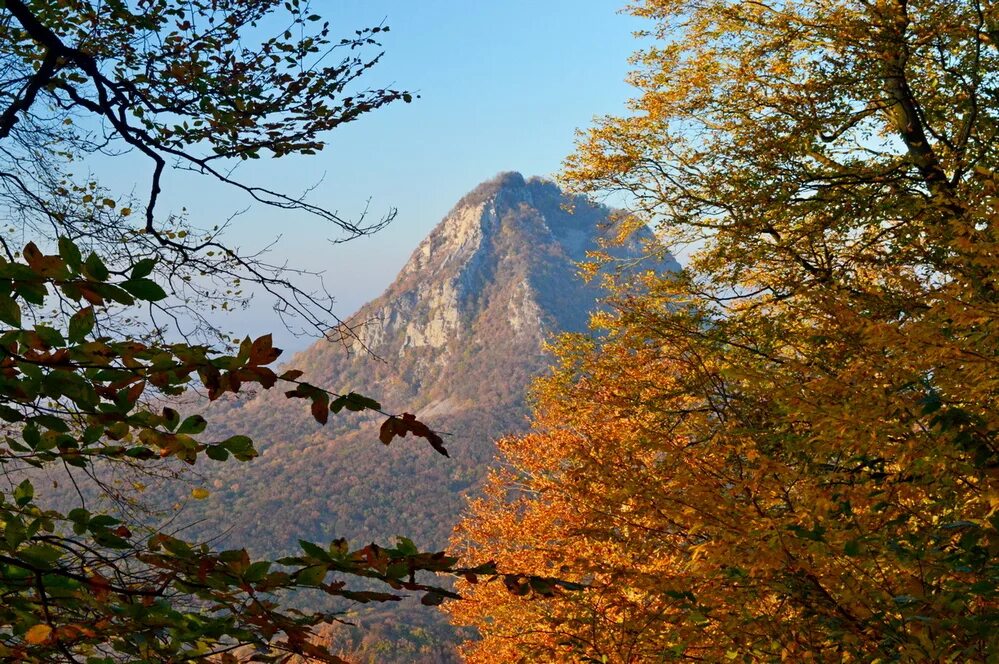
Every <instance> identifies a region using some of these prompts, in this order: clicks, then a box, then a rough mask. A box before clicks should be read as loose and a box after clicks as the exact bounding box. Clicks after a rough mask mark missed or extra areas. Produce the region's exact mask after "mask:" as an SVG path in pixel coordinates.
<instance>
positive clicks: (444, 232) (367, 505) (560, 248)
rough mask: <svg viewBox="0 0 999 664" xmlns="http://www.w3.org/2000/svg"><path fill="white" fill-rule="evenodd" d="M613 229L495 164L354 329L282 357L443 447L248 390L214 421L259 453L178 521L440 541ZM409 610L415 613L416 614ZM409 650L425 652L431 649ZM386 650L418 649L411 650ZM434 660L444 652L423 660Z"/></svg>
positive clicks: (281, 535) (267, 549)
mask: <svg viewBox="0 0 999 664" xmlns="http://www.w3.org/2000/svg"><path fill="white" fill-rule="evenodd" d="M570 210H571V212H570ZM613 231H614V224H613V223H612V221H611V219H610V211H609V210H608V209H607V208H604V207H599V206H593V205H591V204H590V203H588V202H586V201H585V200H583V199H581V198H569V197H567V196H565V195H564V194H563V193H562V192H561V191H560V190H559V188H558V187H557V186H556V185H555V184H553V183H551V182H549V181H546V180H542V179H539V178H531V179H525V178H524V177H522V176H521V175H520V174H519V173H504V174H501V175H499V176H498V177H496V178H494V179H493V180H490V181H488V182H485V183H483V184H482V185H480V186H479V187H477V188H476V189H475V190H473V191H472V192H471V193H469V194H468V195H466V196H465V197H464V198H462V199H461V200H460V201H459V202H458V204H457V205H456V206H455V207H454V208H453V209H452V210H451V212H450V213H449V214H448V215H447V216H446V217H445V218H444V219H443V221H441V222H440V224H439V225H438V226H437V227H436V228H435V229H434V230H433V231H432V232H431V233H430V235H429V236H428V237H427V238H426V239H424V240H423V242H421V243H420V245H419V246H418V247H417V248H416V250H415V251H414V252H413V254H412V257H411V258H410V259H409V261H408V262H407V263H406V265H405V267H403V269H402V270H401V271H400V273H399V275H398V276H397V277H396V279H395V281H394V282H393V283H392V284H391V285H390V286H389V287H388V289H386V291H385V292H384V293H383V294H382V295H381V296H380V297H378V298H376V299H375V300H373V301H371V302H369V303H368V304H366V305H365V306H363V307H362V308H361V309H360V310H359V311H358V312H357V313H356V314H355V315H354V316H353V317H352V318H351V319H350V320H351V324H352V325H353V326H355V328H356V330H357V332H358V339H359V341H358V340H355V341H353V342H345V343H330V342H328V341H322V342H319V343H316V344H314V345H313V346H312V347H310V348H308V349H307V350H305V351H303V352H301V353H299V354H297V355H295V356H294V357H292V358H291V359H290V360H289V361H288V362H287V366H288V367H294V368H298V369H302V370H304V371H305V372H306V375H305V377H304V378H303V379H304V380H308V381H309V382H311V383H314V384H316V385H322V386H325V387H328V388H330V389H333V390H335V391H338V392H344V393H345V392H348V391H355V392H359V393H361V394H364V395H368V396H372V397H375V398H377V399H379V400H380V401H381V403H382V404H383V407H384V409H385V410H386V411H389V412H403V411H406V412H414V413H417V415H418V416H419V417H420V419H421V420H423V421H425V422H427V423H428V424H429V425H431V426H432V427H433V428H434V429H435V430H437V431H442V432H448V433H450V435H449V436H447V437H446V440H445V444H446V445H447V447H448V450H449V452H450V458H444V457H442V456H439V455H437V454H435V453H434V452H433V450H431V449H430V448H429V447H428V446H427V445H426V443H425V442H424V441H422V440H419V439H417V440H413V439H412V438H406V439H401V440H400V439H396V441H395V442H393V444H392V445H391V446H389V447H384V446H382V445H381V444H380V443H379V442H378V438H377V426H378V424H379V423H380V421H381V419H382V418H380V417H379V418H364V417H359V416H357V415H351V416H347V417H344V416H342V415H341V416H334V417H333V418H331V421H330V423H329V424H328V425H327V426H326V427H321V426H319V425H317V424H316V423H315V422H314V421H312V420H311V419H310V418H309V417H308V414H307V412H306V409H305V408H304V407H303V404H302V402H301V401H299V400H290V401H289V400H286V399H285V398H284V397H283V395H281V394H272V393H270V392H267V393H260V394H258V395H256V396H254V397H253V398H251V399H246V400H242V401H240V402H237V403H235V404H228V405H226V406H224V409H225V410H224V419H225V420H226V421H227V423H228V424H227V425H226V426H227V427H228V428H231V429H232V430H233V431H239V432H240V433H246V434H248V435H250V436H251V437H252V438H253V439H254V440H255V441H256V443H257V446H258V449H259V450H260V451H261V456H260V457H259V458H257V459H255V460H254V461H253V462H252V463H250V464H245V465H242V466H240V467H239V468H232V467H229V465H228V464H227V465H226V466H227V468H226V470H225V473H226V474H225V475H218V476H214V477H211V476H209V477H207V478H205V480H204V483H205V484H207V485H208V487H209V488H210V489H211V490H212V496H211V497H210V498H209V499H208V500H206V501H202V502H200V503H198V504H197V505H196V506H192V508H193V509H194V510H195V511H194V512H191V513H188V519H190V518H191V517H190V514H194V515H196V516H198V517H205V518H207V519H208V520H209V522H210V523H214V524H218V523H219V522H220V521H221V522H223V525H224V527H227V528H231V530H230V531H228V538H229V539H230V540H231V541H233V542H241V543H244V544H249V545H250V548H251V549H254V552H255V553H259V554H270V555H273V554H281V553H286V552H288V551H292V550H295V549H296V548H297V540H298V539H299V538H303V539H310V540H313V541H327V540H330V539H333V538H336V537H340V536H348V537H350V538H352V540H353V543H354V544H362V543H366V542H368V541H375V542H391V541H393V539H394V536H396V535H402V534H405V535H407V536H409V537H411V538H412V539H414V540H415V541H416V542H417V543H418V544H419V545H420V546H421V548H425V549H426V548H434V547H443V546H444V545H445V544H446V542H447V538H448V536H449V535H450V532H451V529H452V527H453V525H454V524H455V523H456V521H457V519H458V516H459V514H460V512H461V510H462V507H463V504H464V502H465V500H466V497H467V496H468V495H470V494H474V493H475V491H476V490H477V487H478V486H479V484H480V482H481V480H482V479H483V478H484V475H485V472H486V470H487V468H488V467H489V465H490V464H491V463H492V462H493V457H494V454H495V446H494V443H493V441H494V440H495V438H497V437H498V436H500V435H503V434H506V433H513V432H517V431H521V430H523V429H524V428H525V426H526V414H527V408H526V400H525V394H526V389H527V387H528V385H529V383H530V381H531V379H532V377H534V376H536V375H538V374H539V373H540V372H542V371H544V369H545V366H546V363H547V356H546V354H545V351H544V350H543V347H542V346H543V342H544V341H545V340H546V339H549V338H550V337H551V336H552V335H553V334H555V333H557V332H560V331H582V330H584V329H585V328H586V325H587V321H588V314H589V312H590V311H591V310H592V309H593V308H594V307H595V306H597V303H598V299H599V297H600V292H599V291H598V289H597V287H596V286H594V285H588V284H585V283H584V282H583V281H582V280H581V279H579V278H578V276H577V271H578V267H577V262H578V261H581V260H583V259H584V258H585V257H586V252H587V251H590V250H593V249H596V248H597V247H598V244H599V242H600V240H601V238H603V237H605V236H607V235H608V234H610V233H613ZM650 237H651V233H639V234H638V235H637V237H635V238H634V239H633V240H631V241H630V242H631V243H632V244H630V245H628V246H625V247H622V248H619V249H616V250H615V251H616V252H617V253H618V254H619V255H624V256H629V255H630V256H634V255H636V253H637V249H638V247H637V245H636V243H637V242H640V241H642V240H648V239H649V238H650ZM666 267H671V265H667V266H666ZM221 414H223V413H221V412H220V413H217V414H216V415H214V417H213V418H210V419H215V420H217V419H218V418H219V416H220V415H221ZM213 530H215V529H214V528H213ZM216 532H217V530H216ZM376 613H377V612H376ZM420 613H421V618H420V620H423V619H424V617H425V616H426V614H427V613H429V612H427V611H426V609H424V610H422V612H420ZM377 615H379V616H380V617H379V620H383V621H384V622H386V623H387V624H389V625H390V626H391V627H392V629H396V628H398V627H399V625H397V624H396V621H395V620H394V619H392V618H385V617H384V615H385V614H377ZM429 620H430V622H431V623H434V624H432V625H430V626H426V625H424V626H421V627H419V629H420V630H422V632H421V634H417V635H416V636H413V638H412V639H410V640H413V639H415V640H417V641H419V640H420V639H424V640H426V641H434V640H435V638H437V637H434V635H433V634H434V633H435V632H434V630H437V631H438V632H439V628H440V625H439V624H437V623H438V622H439V621H437V619H436V618H431V619H429ZM435 621H437V622H435ZM407 622H409V621H407ZM386 629H388V628H386ZM427 630H430V631H429V632H427ZM411 631H412V629H411ZM428 633H429V634H430V636H426V634H428ZM371 634H372V633H371V632H370V631H369V632H367V636H366V637H365V638H368V637H370V636H371ZM376 634H377V631H376ZM411 636H412V635H411ZM389 638H390V639H395V640H398V638H400V637H399V635H398V634H397V633H395V632H393V635H392V636H391V637H389ZM402 638H403V640H406V639H409V637H408V636H406V635H403V637H402ZM397 645H398V644H397ZM411 645H412V644H409V645H405V646H404V647H407V648H408V647H410V646H411ZM400 647H403V646H400ZM413 647H416V646H413ZM419 648H422V649H423V650H424V652H425V654H426V652H429V651H427V648H429V649H430V650H433V649H434V646H433V644H430V645H427V644H424V645H421V646H419ZM427 656H428V657H430V656H429V655H427ZM395 658H396V659H397V660H398V661H419V660H418V659H417V658H416V657H415V656H412V653H410V655H409V656H406V655H404V654H403V655H400V654H398V652H397V654H396V656H395ZM435 658H436V659H447V656H446V654H438V655H434V656H433V657H431V658H430V660H428V661H433V660H434V659H435ZM389 659H391V657H383V656H380V657H379V658H378V661H388V660H389Z"/></svg>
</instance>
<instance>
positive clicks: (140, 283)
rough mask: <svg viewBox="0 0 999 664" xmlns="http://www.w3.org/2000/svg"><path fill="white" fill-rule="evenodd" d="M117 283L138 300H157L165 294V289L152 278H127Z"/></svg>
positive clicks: (163, 297)
mask: <svg viewBox="0 0 999 664" xmlns="http://www.w3.org/2000/svg"><path fill="white" fill-rule="evenodd" d="M118 285H119V286H121V287H122V288H124V289H125V290H126V291H128V292H129V293H131V294H132V295H134V296H135V297H137V298H139V299H140V300H146V301H147V302H158V301H160V300H162V299H165V298H166V296H167V294H166V291H165V290H163V289H162V288H161V287H160V285H159V284H157V283H156V282H155V281H153V280H152V279H145V278H142V279H129V280H128V281H123V282H121V283H120V284H118Z"/></svg>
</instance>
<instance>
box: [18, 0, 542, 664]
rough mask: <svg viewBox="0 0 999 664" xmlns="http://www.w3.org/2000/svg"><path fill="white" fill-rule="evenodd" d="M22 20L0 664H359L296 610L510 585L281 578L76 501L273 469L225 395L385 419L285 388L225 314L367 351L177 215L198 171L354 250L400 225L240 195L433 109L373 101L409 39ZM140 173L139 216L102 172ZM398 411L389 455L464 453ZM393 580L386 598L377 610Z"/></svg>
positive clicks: (198, 16) (88, 9) (399, 552)
mask: <svg viewBox="0 0 999 664" xmlns="http://www.w3.org/2000/svg"><path fill="white" fill-rule="evenodd" d="M0 4H2V8H0V62H2V65H3V66H2V68H0V205H2V209H3V212H4V223H5V224H6V225H7V228H6V230H5V232H4V234H3V236H2V238H0V245H2V250H3V256H2V257H0V321H2V326H0V420H2V435H3V439H2V441H0V468H2V471H3V481H4V487H3V489H2V492H0V534H2V537H0V597H2V601H0V659H3V660H4V661H15V662H58V661H64V662H87V663H88V664H99V663H102V662H107V663H111V662H126V661H135V662H139V661H141V662H151V661H162V662H185V661H206V660H212V661H222V662H234V661H236V658H237V654H238V657H239V659H240V660H241V661H247V660H249V661H282V660H286V659H287V658H288V657H290V656H291V655H293V654H300V655H307V656H309V657H312V658H314V659H316V660H321V661H339V660H338V659H337V658H336V657H334V656H333V655H331V654H330V653H329V652H327V651H326V650H325V649H322V648H319V647H317V646H315V645H313V644H312V643H311V642H310V637H311V627H313V626H314V625H316V624H318V623H320V622H323V621H329V620H335V619H336V615H335V614H326V613H322V612H309V611H299V610H293V609H290V608H287V607H285V606H283V605H282V603H281V601H282V597H283V596H284V595H283V593H286V591H310V590H311V591H315V592H317V593H321V594H324V595H332V596H336V597H341V598H346V599H349V600H355V601H359V602H368V601H390V600H395V599H398V598H399V593H398V592H397V591H403V592H406V591H409V592H415V593H418V594H420V595H422V597H423V601H424V603H425V604H431V605H433V604H438V603H440V602H441V601H442V600H443V599H444V597H454V596H455V595H454V593H453V592H450V591H448V590H446V589H444V588H438V587H435V586H432V585H427V584H426V583H424V582H423V581H422V580H421V578H419V577H418V576H417V575H418V574H419V573H421V572H449V573H452V574H464V575H466V576H467V577H468V578H474V574H476V573H487V574H490V575H492V572H493V570H492V567H491V566H484V567H481V566H480V567H479V568H476V569H463V568H459V567H457V566H456V565H457V561H456V559H454V558H452V557H449V556H447V555H446V554H444V553H442V552H421V551H420V550H419V549H418V548H417V547H416V546H415V545H414V544H413V543H412V542H411V541H409V540H408V539H405V538H400V539H399V541H398V543H397V544H396V545H395V546H391V547H379V546H377V545H374V544H372V545H369V546H365V547H361V548H358V549H351V548H350V547H349V546H348V543H347V541H346V540H343V539H338V540H335V541H333V542H331V543H328V544H323V545H321V546H320V545H317V544H313V543H309V542H302V543H301V551H299V552H297V553H295V554H293V555H289V556H288V557H285V558H282V559H280V560H277V561H262V560H252V559H251V558H250V556H249V555H248V553H247V551H246V549H234V550H225V551H219V550H216V549H214V548H212V547H211V546H209V545H207V544H203V543H198V542H190V541H185V540H184V538H183V537H182V536H181V535H180V534H179V532H178V531H176V530H173V531H171V530H167V529H166V526H163V527H152V526H149V525H147V524H146V523H145V522H144V521H143V520H142V519H141V518H133V519H130V518H129V515H130V514H131V513H129V512H116V511H114V510H111V511H101V510H100V509H97V508H96V507H95V506H94V505H93V504H88V503H86V502H85V501H84V492H82V491H79V487H78V485H77V480H78V479H80V480H81V481H85V480H87V479H90V480H93V481H95V482H97V483H98V484H100V482H101V478H102V472H103V471H102V468H106V467H108V466H109V465H110V466H115V465H117V466H120V467H125V468H128V469H132V470H134V471H136V472H152V473H162V472H164V470H166V471H167V472H169V469H170V468H172V467H175V466H171V465H170V464H171V463H175V462H176V461H181V462H186V463H187V464H195V463H203V462H209V463H222V462H246V461H249V460H251V459H252V458H253V457H254V456H256V454H257V452H256V450H255V448H254V444H253V441H251V440H250V439H249V438H247V437H245V436H240V435H233V436H230V437H227V438H225V439H224V440H216V439H213V438H212V437H210V435H208V434H207V433H206V429H207V426H208V423H207V421H206V419H205V418H204V417H203V416H202V415H201V414H200V413H198V412H197V409H198V406H199V404H200V401H199V399H198V398H197V396H196V395H197V394H202V393H205V392H206V393H207V398H208V399H210V400H214V399H217V398H219V397H221V396H222V395H224V394H227V393H237V392H239V391H240V390H241V389H243V388H244V387H245V386H246V385H254V386H256V387H259V388H261V389H273V388H282V389H284V390H285V392H286V394H287V396H288V397H289V398H298V399H303V400H304V401H306V402H307V403H308V404H309V406H310V410H311V415H312V416H313V417H314V418H315V419H316V420H317V421H319V422H320V423H325V422H326V421H327V419H328V418H329V417H330V414H331V413H334V414H335V413H339V412H341V411H342V410H344V409H346V410H348V411H361V410H375V411H380V406H379V404H378V403H377V402H376V401H374V400H373V399H371V398H369V397H366V396H363V395H359V394H353V393H351V394H331V393H330V392H328V391H327V390H325V389H323V388H322V386H317V385H311V384H308V383H305V382H302V381H301V380H300V378H301V376H302V374H301V372H299V371H295V370H287V371H283V372H281V373H278V372H277V371H275V369H274V368H273V365H274V363H275V361H276V360H277V358H278V356H279V354H280V350H278V349H276V348H274V347H273V345H272V343H271V337H270V335H265V336H262V337H260V338H258V339H256V340H251V339H249V338H247V339H244V340H243V341H241V342H240V341H237V342H235V343H232V341H231V339H230V338H229V337H228V336H227V335H225V334H223V333H222V332H221V330H220V329H219V325H218V324H217V322H216V321H215V320H214V319H213V318H212V317H211V311H212V310H213V309H218V308H223V309H224V308H227V307H229V306H235V305H236V304H238V303H239V302H241V301H242V300H243V299H244V295H243V288H245V287H246V286H249V285H253V286H254V287H256V288H257V289H261V290H264V291H267V292H269V293H271V294H272V295H274V296H275V297H276V298H277V301H278V304H279V307H280V309H281V310H282V311H283V312H285V313H288V314H292V315H296V316H298V317H299V319H300V322H304V324H305V325H306V326H311V327H312V328H313V329H315V330H318V331H320V332H323V333H326V334H328V335H330V336H335V335H336V334H339V333H349V330H343V329H342V328H337V326H336V325H335V320H331V318H330V315H331V312H330V310H329V303H328V299H327V298H326V296H325V295H324V294H323V292H322V291H319V292H318V293H317V292H313V291H310V290H308V289H306V288H304V287H303V286H302V285H300V282H299V281H297V280H296V278H295V277H296V272H295V271H294V270H288V269H285V268H283V267H282V266H280V265H271V264H269V263H267V262H266V260H265V258H264V257H263V256H262V255H260V254H249V255H247V254H244V253H241V252H240V251H238V250H237V249H235V248H233V247H230V246H228V245H227V244H226V243H225V242H224V238H223V235H222V233H223V230H224V225H225V224H224V223H223V224H219V225H218V226H216V227H214V228H209V229H207V230H204V229H201V230H199V229H198V228H197V227H196V226H194V225H192V224H190V223H189V222H188V220H187V219H186V217H185V216H184V215H183V214H175V213H171V212H169V211H165V209H164V208H165V206H164V205H163V204H162V202H161V200H160V195H161V189H162V185H163V183H164V176H165V174H166V173H167V172H168V170H169V169H171V168H173V169H182V170H186V171H190V172H192V173H193V174H196V175H201V176H204V177H206V178H209V179H212V180H214V181H216V182H217V183H219V184H220V185H222V186H226V187H229V188H232V189H235V190H236V191H238V192H241V193H242V194H243V195H245V196H247V197H249V198H250V199H252V200H253V201H256V202H257V203H259V204H262V205H265V206H269V207H270V208H271V209H273V210H274V211H275V212H286V213H287V212H294V211H298V212H302V213H307V214H311V215H313V216H315V217H318V218H320V219H322V220H325V221H326V222H328V223H330V224H332V226H333V227H335V228H336V229H339V231H341V234H340V236H339V239H341V240H342V239H349V238H351V237H356V236H358V235H362V234H365V233H368V232H372V231H373V230H377V229H378V228H380V227H381V226H382V225H384V223H385V222H387V221H388V219H389V218H390V217H391V214H389V215H387V216H386V217H385V218H382V219H379V220H377V221H374V222H370V223H369V222H366V221H365V220H364V219H363V218H361V219H358V220H350V219H346V218H343V217H341V216H339V215H337V214H335V213H333V212H330V211H328V210H325V209H323V208H321V207H318V206H315V205H313V204H311V203H310V202H308V200H307V199H306V198H305V197H303V196H300V195H297V194H287V193H283V192H280V191H276V190H272V189H270V188H268V187H265V186H260V185H256V184H253V183H251V182H248V181H245V180H242V179H240V178H239V177H238V175H239V171H238V170H237V169H235V168H234V163H239V162H240V161H242V160H250V159H257V158H260V157H262V156H271V157H284V156H287V155H309V154H313V153H315V152H317V151H319V150H321V149H322V148H323V147H324V141H325V140H326V138H325V137H326V135H327V133H328V132H329V131H330V130H332V129H335V128H336V127H338V126H340V125H342V124H344V123H347V122H351V121H353V120H355V119H357V118H358V117H360V116H362V115H364V114H365V113H369V112H371V111H374V110H377V109H379V108H381V107H383V106H385V105H387V104H390V103H393V102H395V101H406V102H408V101H410V100H411V98H412V96H411V95H410V93H408V92H405V91H401V90H393V89H383V88H373V89H372V88H365V87H363V83H364V81H363V77H364V76H365V75H366V73H367V72H368V71H369V70H370V69H371V68H372V67H373V66H374V65H375V64H376V63H377V62H378V59H379V57H380V56H379V55H378V53H377V50H376V49H377V47H378V43H377V41H376V38H377V36H378V34H379V33H381V32H383V31H386V30H388V28H387V27H384V26H376V27H373V28H370V29H363V30H359V31H357V32H355V33H353V34H352V35H351V36H350V37H348V38H346V39H339V38H336V37H334V36H333V32H332V29H331V27H330V25H329V24H328V23H326V22H323V20H322V19H321V18H320V17H319V16H318V15H316V14H313V13H312V11H311V9H310V7H309V5H308V3H307V2H302V1H300V0H289V1H288V2H283V1H278V0H211V1H210V2H209V1H208V0H193V1H190V0H185V1H184V2H179V1H174V0H135V1H134V2H125V1H122V0H111V1H102V2H92V1H90V0H58V1H55V0H6V1H5V2H3V3H0ZM271 30H273V31H274V32H275V35H276V36H270V34H269V33H268V31H271ZM372 49H375V52H374V53H372ZM126 152H127V153H129V154H131V155H132V156H131V158H132V159H133V161H130V162H129V164H130V165H132V166H133V167H135V166H134V165H135V164H136V163H138V164H144V167H145V168H146V169H148V180H147V187H146V188H145V192H146V193H145V194H144V195H143V196H142V197H139V198H135V197H132V196H122V195H121V194H116V193H115V192H113V191H111V190H109V189H108V188H106V187H105V186H103V185H102V183H101V182H100V181H99V180H98V179H97V178H95V177H94V176H93V175H91V173H90V170H91V165H92V164H94V163H97V162H96V161H94V159H93V158H94V157H99V159H98V160H97V161H100V160H102V159H119V158H126V159H127V158H129V157H126V156H124V155H125V153H126ZM136 168H137V167H136ZM195 203H196V202H195V201H192V202H191V204H192V205H194V204H195ZM299 276H300V275H299ZM331 326H332V329H333V332H329V329H330V327H331ZM202 390H203V392H202ZM181 395H184V398H183V399H179V400H178V399H177V398H176V397H179V396H181ZM183 411H188V412H183ZM385 415H386V420H385V424H384V426H383V427H382V431H381V440H382V442H383V443H385V444H388V443H390V442H391V441H392V439H393V438H395V437H396V436H406V435H408V434H413V435H414V436H418V437H422V438H424V439H425V440H426V441H427V442H428V443H429V445H430V446H431V447H432V448H434V450H435V451H436V452H438V453H441V454H445V455H446V450H445V448H444V446H443V440H442V439H441V437H440V436H438V435H437V434H436V433H434V432H433V431H432V430H431V429H430V428H429V427H428V426H427V425H425V424H424V423H422V422H420V421H419V420H417V419H416V418H415V417H414V416H412V415H410V414H402V415H399V416H392V415H389V414H387V413H386V414H385ZM35 469H41V470H43V471H47V470H53V469H64V470H65V476H64V481H67V482H71V483H72V484H73V485H74V486H75V487H77V490H78V491H79V497H80V504H79V505H78V506H77V507H75V508H73V509H70V510H68V511H67V510H63V511H56V510H55V509H53V506H52V505H51V504H50V503H49V502H47V501H46V499H45V498H46V497H45V496H44V495H42V490H41V489H40V488H39V487H40V484H39V483H38V482H37V478H38V475H37V474H36V473H35V472H33V471H34V470H35ZM33 480H35V481H33ZM200 491H202V490H199V489H196V490H195V492H194V494H195V495H194V497H195V498H197V497H199V492H200ZM350 578H354V579H358V580H362V581H364V582H365V583H367V585H366V586H364V588H363V589H358V588H357V587H351V586H349V585H348V584H347V579H350ZM370 581H374V582H381V583H382V584H384V585H387V586H388V587H386V588H384V589H383V591H378V592H375V591H372V590H371V589H370V587H371V585H370V583H369V582H370ZM509 583H510V584H511V587H513V588H515V589H518V588H520V587H521V586H522V585H523V584H524V583H528V580H526V579H524V580H518V579H510V580H509ZM518 584H520V585H518ZM543 590H546V591H547V592H550V591H551V586H545V587H544V588H543ZM521 591H522V592H523V590H521Z"/></svg>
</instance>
